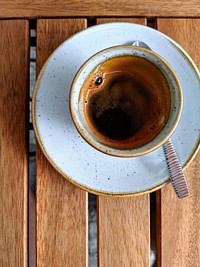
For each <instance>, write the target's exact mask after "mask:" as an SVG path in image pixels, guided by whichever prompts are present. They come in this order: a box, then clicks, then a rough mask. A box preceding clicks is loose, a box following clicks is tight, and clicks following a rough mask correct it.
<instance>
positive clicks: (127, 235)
mask: <svg viewBox="0 0 200 267" xmlns="http://www.w3.org/2000/svg"><path fill="white" fill-rule="evenodd" d="M107 21H108V22H111V21H128V22H135V23H140V24H144V25H145V24H146V20H145V19H137V18H136V19H131V20H130V19H123V20H122V19H104V18H103V19H98V20H97V23H105V22H107ZM149 208H150V206H149V195H148V194H147V195H144V196H138V197H133V198H112V197H98V238H99V240H98V254H99V267H104V266H106V267H112V266H115V267H121V266H140V267H149V265H150V262H149V255H150V229H149V228H150V225H149V224H150V222H149V220H150V219H149V217H150V215H149V213H150V210H149Z"/></svg>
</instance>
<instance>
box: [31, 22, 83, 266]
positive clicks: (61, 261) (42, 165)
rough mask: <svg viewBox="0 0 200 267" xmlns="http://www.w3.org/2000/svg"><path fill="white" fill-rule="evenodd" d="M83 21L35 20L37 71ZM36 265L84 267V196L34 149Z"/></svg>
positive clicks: (78, 28) (80, 27) (39, 151)
mask: <svg viewBox="0 0 200 267" xmlns="http://www.w3.org/2000/svg"><path fill="white" fill-rule="evenodd" d="M85 27H86V21H85V20H84V19H77V20H74V19H69V20H68V19H66V20H59V19H56V20H38V21H37V72H39V70H40V68H41V66H42V65H43V64H44V62H45V60H46V59H47V57H48V56H49V55H50V53H51V52H52V51H53V50H54V49H55V48H56V47H57V46H58V45H59V44H60V43H61V42H62V41H64V40H65V39H66V38H68V37H69V36H71V35H72V34H74V33H75V32H77V31H80V30H81V29H83V28H85ZM36 164H37V165H36V166H37V192H36V194H37V266H38V267H40V266H42V267H44V266H47V267H51V266H52V267H55V266H59V267H62V266H83V267H84V266H87V262H88V259H87V254H88V251H87V239H88V237H87V231H88V230H87V208H88V206H87V193H86V192H84V191H82V190H81V189H79V188H77V187H75V186H74V185H72V184H70V183H69V182H67V180H65V179H64V178H62V177H61V176H60V175H59V174H58V173H57V172H56V171H55V170H54V169H53V167H52V166H51V165H50V164H49V162H48V161H47V160H46V158H45V157H44V155H43V153H42V152H41V150H40V149H39V147H37V162H36Z"/></svg>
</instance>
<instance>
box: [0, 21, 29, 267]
mask: <svg viewBox="0 0 200 267" xmlns="http://www.w3.org/2000/svg"><path fill="white" fill-rule="evenodd" d="M0 33H1V38H0V155H1V156H0V183H1V186H0V214H1V218H0V266H19V267H21V266H27V264H28V259H27V229H28V219H27V210H28V197H27V194H28V193H27V190H28V138H27V137H28V114H29V113H28V109H27V107H28V103H27V101H28V75H27V74H28V69H29V68H28V62H29V61H28V55H29V24H28V22H27V21H25V20H17V21H16V20H9V21H0ZM19 70H20V72H19Z"/></svg>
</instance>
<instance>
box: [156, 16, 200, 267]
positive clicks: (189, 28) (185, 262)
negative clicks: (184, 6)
mask: <svg viewBox="0 0 200 267" xmlns="http://www.w3.org/2000/svg"><path fill="white" fill-rule="evenodd" d="M157 28H158V30H160V31H162V32H164V33H165V34H167V35H169V36H170V37H172V38H173V39H174V40H175V41H177V42H178V43H179V44H180V45H182V46H183V48H184V49H185V50H186V51H187V52H188V53H189V54H190V55H191V57H192V58H193V59H194V61H195V63H196V64H197V66H198V67H200V50H199V40H200V31H199V30H198V29H200V19H158V20H157ZM188 90H189V88H188ZM191 108H192V107H191ZM199 160H200V154H198V155H197V156H196V158H195V159H194V160H193V162H192V164H191V165H190V166H189V167H188V168H187V170H186V171H185V173H186V177H187V180H188V183H189V189H190V197H189V198H186V199H182V200H180V199H178V198H177V197H176V195H175V193H174V190H173V189H172V186H171V184H169V185H167V186H166V187H164V188H163V189H162V190H161V192H158V194H160V197H159V198H158V199H159V202H158V204H159V205H160V218H161V225H160V227H161V228H160V234H161V239H160V242H161V244H160V249H161V251H160V252H159V255H160V262H161V266H163V267H165V266H170V267H198V266H200V197H199V196H200V168H199Z"/></svg>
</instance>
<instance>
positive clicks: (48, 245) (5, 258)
mask: <svg viewBox="0 0 200 267" xmlns="http://www.w3.org/2000/svg"><path fill="white" fill-rule="evenodd" d="M199 17H200V2H199V0H182V1H179V0H172V1H166V0H162V1H157V0H140V1H139V0H132V1H130V0H115V1H112V0H110V1H107V0H102V1H100V2H99V1H94V0H93V1H92V0H87V1H80V0H74V1H69V0H57V1H52V0H49V1H47V0H32V1H28V0H23V1H22V0H20V1H10V0H7V1H1V0H0V18H1V20H0V140H1V143H0V151H1V154H0V155H1V156H0V166H1V168H0V170H1V174H0V181H1V184H0V216H1V219H0V266H3V267H10V266H15V267H17V266H19V267H22V266H28V264H29V266H35V265H34V261H35V263H37V264H36V265H37V266H47V267H50V266H53V267H61V266H72V267H83V266H88V193H87V192H84V191H82V190H81V189H79V188H77V187H75V186H74V185H71V184H70V183H69V182H67V181H66V180H65V179H64V178H62V177H61V176H60V175H59V174H58V173H57V172H56V171H55V170H54V169H53V168H52V167H51V165H50V164H49V163H48V161H47V160H46V159H45V157H44V155H43V154H42V152H41V151H40V148H39V147H37V155H36V167H37V173H36V176H37V179H36V185H37V190H36V231H35V233H36V252H37V253H36V256H37V257H36V259H35V260H34V257H32V254H31V253H30V250H31V251H34V238H33V236H31V235H30V233H33V231H32V230H34V229H33V228H32V224H31V223H32V222H31V221H30V224H29V222H28V221H29V219H28V214H29V210H30V209H29V206H30V205H29V202H31V200H32V199H31V196H30V195H29V193H28V191H29V190H28V177H29V169H28V168H29V163H28V159H29V146H28V135H29V118H28V117H29V92H28V87H29V46H30V44H29V30H30V28H31V25H32V24H34V23H36V34H37V42H36V49H37V59H36V64H37V73H39V71H40V69H41V67H42V65H43V64H44V62H45V60H46V59H47V57H48V56H49V55H50V53H51V52H52V51H53V50H54V49H55V48H56V47H57V46H58V45H59V44H60V43H61V42H62V41H64V40H65V39H67V38H68V37H70V36H71V35H73V34H74V33H76V32H78V31H80V30H82V29H84V28H86V27H88V26H90V25H94V24H100V23H104V22H109V21H129V22H135V23H140V24H144V25H149V26H150V27H154V28H156V29H158V30H159V31H161V32H163V33H165V34H167V35H168V36H170V37H172V38H173V39H174V40H176V41H177V42H178V43H180V45H182V47H183V48H184V49H185V50H186V51H187V52H188V53H189V54H190V55H191V57H192V58H193V59H194V61H195V63H196V64H197V66H198V67H200V49H199V41H200V18H199ZM188 90H189V88H188ZM199 158H200V157H199V154H198V155H197V156H196V158H195V159H194V160H193V162H192V164H191V165H190V166H189V167H188V168H187V170H186V175H187V179H188V182H189V187H190V192H191V196H190V198H186V199H183V200H179V199H177V197H176V196H175V194H174V191H173V189H172V187H171V184H168V185H167V186H165V187H164V188H162V189H161V190H159V191H157V192H156V193H152V194H150V195H149V194H146V195H142V196H138V197H132V198H109V197H97V204H98V205H97V206H98V209H97V223H98V230H97V237H98V253H97V254H98V255H97V257H98V266H101V267H118V266H119V267H127V266H131V267H142V266H145V267H147V266H150V256H149V255H150V244H152V240H156V244H155V246H156V258H157V261H156V266H162V267H179V266H180V267H184V266H185V267H199V266H200V166H199ZM155 198H156V205H155V209H154V211H153V212H152V210H151V209H150V203H151V201H154V199H155ZM33 225H34V224H33ZM29 226H30V227H29ZM29 228H30V229H29ZM29 230H30V231H29ZM28 241H29V242H28ZM151 246H152V245H151Z"/></svg>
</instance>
